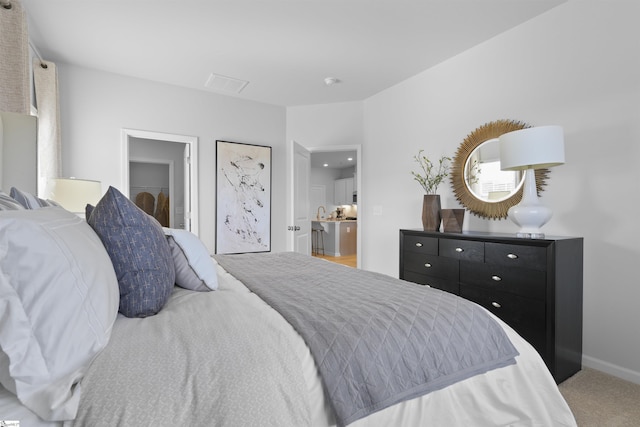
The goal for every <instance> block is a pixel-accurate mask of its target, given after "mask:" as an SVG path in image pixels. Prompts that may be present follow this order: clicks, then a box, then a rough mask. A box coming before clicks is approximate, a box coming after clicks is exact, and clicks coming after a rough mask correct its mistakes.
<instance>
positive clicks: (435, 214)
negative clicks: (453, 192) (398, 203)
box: [422, 194, 442, 231]
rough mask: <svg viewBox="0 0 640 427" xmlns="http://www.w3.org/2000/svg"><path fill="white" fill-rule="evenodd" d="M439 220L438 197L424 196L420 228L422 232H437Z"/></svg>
mask: <svg viewBox="0 0 640 427" xmlns="http://www.w3.org/2000/svg"><path fill="white" fill-rule="evenodd" d="M441 220H442V218H441V216H440V195H439V194H425V195H424V199H423V200H422V228H423V229H424V231H439V230H440V222H441Z"/></svg>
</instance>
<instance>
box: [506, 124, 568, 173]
mask: <svg viewBox="0 0 640 427" xmlns="http://www.w3.org/2000/svg"><path fill="white" fill-rule="evenodd" d="M499 141H500V168H501V169H502V170H524V169H544V168H550V167H552V166H557V165H561V164H563V163H564V132H563V130H562V127H561V126H538V127H532V128H526V129H521V130H516V131H513V132H508V133H505V134H503V135H501V136H500V138H499Z"/></svg>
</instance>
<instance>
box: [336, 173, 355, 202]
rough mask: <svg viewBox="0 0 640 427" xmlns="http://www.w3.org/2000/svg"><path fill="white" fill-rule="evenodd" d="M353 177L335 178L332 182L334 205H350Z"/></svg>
mask: <svg viewBox="0 0 640 427" xmlns="http://www.w3.org/2000/svg"><path fill="white" fill-rule="evenodd" d="M354 185H355V183H354V179H353V178H342V179H336V180H335V181H334V183H333V191H334V192H333V195H334V203H335V204H336V205H350V204H352V203H353V191H354V189H355V187H354Z"/></svg>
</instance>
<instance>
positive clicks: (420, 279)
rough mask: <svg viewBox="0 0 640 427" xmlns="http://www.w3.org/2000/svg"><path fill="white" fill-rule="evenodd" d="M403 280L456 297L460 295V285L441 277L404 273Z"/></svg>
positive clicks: (412, 272) (455, 281)
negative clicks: (440, 290)
mask: <svg viewBox="0 0 640 427" xmlns="http://www.w3.org/2000/svg"><path fill="white" fill-rule="evenodd" d="M404 280H408V281H409V282H413V283H419V284H421V285H425V286H429V287H432V288H436V289H442V290H443V291H447V292H451V293H452V294H456V295H458V294H459V293H460V285H459V284H458V281H457V280H447V279H443V278H441V277H434V276H428V275H426V274H420V273H416V272H414V271H405V274H404Z"/></svg>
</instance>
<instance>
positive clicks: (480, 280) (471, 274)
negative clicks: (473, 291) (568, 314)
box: [460, 261, 547, 300]
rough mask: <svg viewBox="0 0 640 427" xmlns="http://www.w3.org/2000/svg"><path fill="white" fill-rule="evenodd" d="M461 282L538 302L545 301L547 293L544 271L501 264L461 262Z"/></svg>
mask: <svg viewBox="0 0 640 427" xmlns="http://www.w3.org/2000/svg"><path fill="white" fill-rule="evenodd" d="M460 282H461V283H465V284H469V285H475V286H478V287H479V288H482V289H486V290H488V291H500V292H507V293H510V294H515V295H520V296H523V297H527V298H534V299H538V300H544V299H545V298H546V292H547V286H546V273H545V272H544V271H539V270H530V269H525V268H509V267H506V266H504V265H499V264H483V263H477V262H468V261H460Z"/></svg>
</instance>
